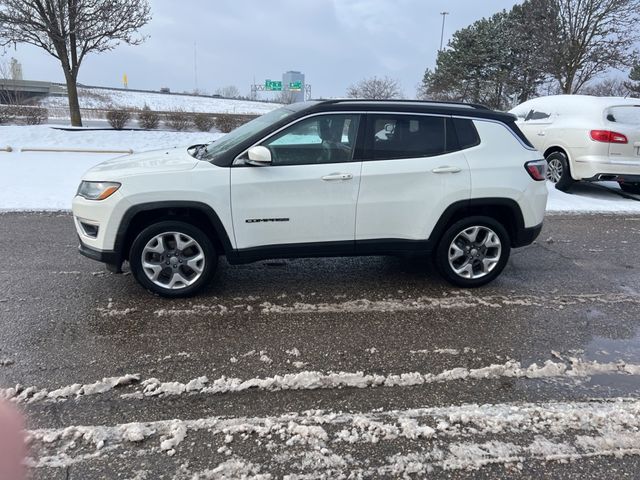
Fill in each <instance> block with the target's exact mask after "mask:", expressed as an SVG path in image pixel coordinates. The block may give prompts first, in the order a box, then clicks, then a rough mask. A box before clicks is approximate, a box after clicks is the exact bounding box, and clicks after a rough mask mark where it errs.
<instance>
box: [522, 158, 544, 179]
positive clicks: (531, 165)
mask: <svg viewBox="0 0 640 480" xmlns="http://www.w3.org/2000/svg"><path fill="white" fill-rule="evenodd" d="M524 169H525V170H526V171H527V172H528V173H529V175H531V178H533V179H534V180H536V181H538V182H541V181H542V180H545V179H546V177H547V161H546V160H534V161H532V162H527V163H525V164H524Z"/></svg>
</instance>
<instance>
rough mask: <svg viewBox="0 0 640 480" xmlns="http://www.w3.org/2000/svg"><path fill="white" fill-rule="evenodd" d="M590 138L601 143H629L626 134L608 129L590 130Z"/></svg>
mask: <svg viewBox="0 0 640 480" xmlns="http://www.w3.org/2000/svg"><path fill="white" fill-rule="evenodd" d="M591 140H595V141H596V142H603V143H629V140H627V137H626V135H623V134H621V133H618V132H612V131H610V130H591Z"/></svg>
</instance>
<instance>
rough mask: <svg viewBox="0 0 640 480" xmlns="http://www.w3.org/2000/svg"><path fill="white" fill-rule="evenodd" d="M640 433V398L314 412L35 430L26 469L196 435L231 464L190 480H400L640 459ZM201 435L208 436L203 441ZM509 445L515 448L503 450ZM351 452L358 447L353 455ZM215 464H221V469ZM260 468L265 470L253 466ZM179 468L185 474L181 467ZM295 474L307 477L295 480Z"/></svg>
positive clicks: (172, 444)
mask: <svg viewBox="0 0 640 480" xmlns="http://www.w3.org/2000/svg"><path fill="white" fill-rule="evenodd" d="M639 429H640V401H638V400H637V399H611V400H593V401H589V402H543V403H506V404H493V405H491V404H485V405H476V404H466V405H460V406H449V407H435V408H418V409H408V410H390V411H384V410H374V411H369V412H364V413H344V412H333V411H324V410H309V411H304V412H292V413H286V414H282V415H277V416H267V417H248V418H245V417H241V418H234V417H232V418H228V417H208V418H200V419H189V420H180V419H174V420H161V421H155V422H144V423H143V422H141V423H128V424H121V425H114V426H101V425H96V426H73V425H72V426H68V427H65V428H59V429H38V430H31V431H29V432H28V435H29V437H30V443H31V451H32V453H33V454H34V455H35V456H34V457H32V458H30V459H28V462H27V463H28V464H29V465H30V466H32V467H36V468H38V467H66V466H69V465H72V464H73V463H79V462H82V461H86V460H92V459H95V458H98V457H101V456H102V457H105V456H108V455H110V454H111V452H113V456H114V457H115V458H117V457H118V456H119V455H121V454H123V452H126V454H127V455H131V454H134V455H135V454H136V453H137V454H145V455H149V454H151V453H158V454H165V455H180V453H181V452H180V445H181V444H182V443H183V442H185V440H187V439H188V438H189V436H190V435H194V437H192V438H191V442H193V441H198V440H200V439H206V440H205V441H206V442H207V443H210V446H212V445H215V447H217V446H218V445H222V446H221V447H220V448H218V451H219V453H224V454H225V455H233V456H232V457H231V458H230V459H225V460H224V461H223V462H222V463H220V464H218V466H217V467H214V468H213V469H207V470H204V471H202V472H188V473H190V475H189V476H186V475H185V476H184V478H224V476H223V475H224V474H230V475H232V476H233V475H236V474H238V475H256V476H257V475H259V474H260V472H265V471H266V472H268V471H270V470H271V471H273V470H281V469H282V468H283V467H284V468H285V469H286V471H288V472H289V473H290V475H288V476H287V477H286V478H289V479H293V478H325V477H326V478H341V477H342V475H338V474H339V473H343V472H347V473H351V474H352V476H353V478H368V477H371V476H374V477H385V478H386V477H394V478H398V477H401V476H403V475H405V474H425V473H427V472H431V471H433V470H434V469H436V468H439V469H443V470H478V469H480V468H482V467H483V466H485V465H489V464H507V463H522V462H531V461H567V460H572V461H575V460H580V459H586V458H592V457H596V456H610V455H611V456H613V455H615V456H617V457H619V456H623V455H639V454H640V448H638V445H639V444H640V443H639V442H640V432H639ZM198 432H202V433H203V435H201V436H199V437H198V436H196V434H197V433H198ZM505 436H509V437H510V440H511V441H505V438H504V437H505ZM371 444H375V445H377V447H376V448H380V450H379V451H381V452H386V453H385V455H386V456H383V455H379V456H373V457H372V456H369V455H367V454H366V453H364V454H363V453H360V454H358V452H359V451H360V452H368V451H370V450H369V449H368V448H367V447H366V446H367V445H371ZM354 445H360V446H361V447H360V449H354V448H353V446H354ZM215 447H213V448H215ZM291 447H295V448H291ZM136 449H138V450H136ZM143 449H144V450H143ZM184 449H185V451H187V452H188V451H189V450H190V448H189V447H188V446H187V447H184ZM92 450H93V451H92ZM262 452H264V453H265V454H264V455H263V454H261V453H262ZM242 453H245V454H247V455H248V456H250V457H251V461H249V459H245V458H243V457H242V456H241V454H242ZM215 458H216V457H215V456H214V457H213V459H214V462H215V461H219V460H215ZM256 459H259V460H256ZM303 459H304V460H305V461H300V462H298V461H296V460H303ZM256 461H257V462H262V463H252V462H256ZM180 468H181V469H183V471H182V472H181V473H187V472H185V471H184V468H185V465H184V464H183V465H182V466H181V467H180ZM296 471H299V473H300V474H303V475H304V476H302V477H298V476H297V474H296V473H295V472H296ZM329 472H331V473H333V476H332V475H331V473H329ZM221 475H222V477H221ZM264 475H268V473H265V474H264ZM327 475H328V477H327ZM181 478H183V477H181ZM243 478H244V477H243ZM251 478H253V477H251ZM256 478H258V477H256ZM260 478H269V477H268V476H265V477H260Z"/></svg>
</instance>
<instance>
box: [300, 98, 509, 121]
mask: <svg viewBox="0 0 640 480" xmlns="http://www.w3.org/2000/svg"><path fill="white" fill-rule="evenodd" d="M302 105H304V106H303V107H302V109H301V110H304V112H305V113H310V112H327V111H332V112H335V111H348V110H358V111H375V112H402V113H433V114H440V115H459V116H465V117H474V118H487V119H491V120H498V121H501V122H512V121H513V120H514V119H515V116H514V115H511V114H510V113H504V112H498V111H495V110H491V109H489V108H488V107H486V106H484V105H479V104H475V103H463V102H440V101H429V100H364V99H344V100H316V101H311V102H306V103H305V104H302Z"/></svg>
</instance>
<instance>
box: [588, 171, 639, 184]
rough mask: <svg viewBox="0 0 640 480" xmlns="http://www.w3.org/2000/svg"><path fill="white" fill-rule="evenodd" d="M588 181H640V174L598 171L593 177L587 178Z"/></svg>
mask: <svg viewBox="0 0 640 480" xmlns="http://www.w3.org/2000/svg"><path fill="white" fill-rule="evenodd" d="M585 180H586V181H587V182H600V181H603V182H605V181H606V182H622V183H640V175H629V174H614V173H598V174H596V175H594V176H593V177H591V178H585Z"/></svg>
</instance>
